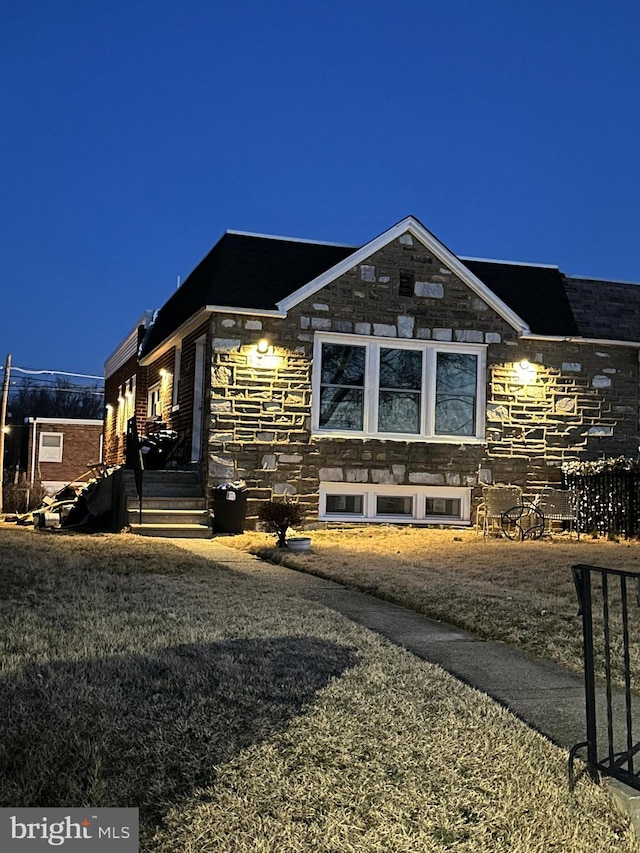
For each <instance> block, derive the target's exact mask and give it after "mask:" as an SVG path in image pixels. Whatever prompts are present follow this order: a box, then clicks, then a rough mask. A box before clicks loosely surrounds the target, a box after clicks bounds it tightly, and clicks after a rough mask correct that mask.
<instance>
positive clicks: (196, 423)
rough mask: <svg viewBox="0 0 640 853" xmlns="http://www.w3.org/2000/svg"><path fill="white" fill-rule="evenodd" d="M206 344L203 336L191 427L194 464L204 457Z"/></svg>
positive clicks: (198, 357)
mask: <svg viewBox="0 0 640 853" xmlns="http://www.w3.org/2000/svg"><path fill="white" fill-rule="evenodd" d="M206 342H207V336H206V335H202V336H201V337H199V338H198V340H197V341H196V357H195V373H194V377H193V425H192V427H191V461H192V462H200V459H201V457H202V430H203V426H204V424H203V420H204V417H203V416H204V390H205V386H204V379H205V369H204V366H205V354H206Z"/></svg>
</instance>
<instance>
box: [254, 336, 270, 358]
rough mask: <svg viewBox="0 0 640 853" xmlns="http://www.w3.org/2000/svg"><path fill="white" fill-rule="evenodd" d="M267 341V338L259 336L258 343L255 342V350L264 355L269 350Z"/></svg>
mask: <svg viewBox="0 0 640 853" xmlns="http://www.w3.org/2000/svg"><path fill="white" fill-rule="evenodd" d="M269 346H270V345H269V341H268V340H267V338H260V340H259V341H258V343H257V344H256V350H257V352H259V353H260V355H266V354H267V353H268V352H269Z"/></svg>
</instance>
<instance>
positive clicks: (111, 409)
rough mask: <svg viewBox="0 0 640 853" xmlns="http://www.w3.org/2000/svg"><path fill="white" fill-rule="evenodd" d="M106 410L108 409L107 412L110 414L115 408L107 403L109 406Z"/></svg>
mask: <svg viewBox="0 0 640 853" xmlns="http://www.w3.org/2000/svg"><path fill="white" fill-rule="evenodd" d="M105 408H106V410H107V411H108V412H112V411H113V406H112V405H111V403H107V405H106V406H105Z"/></svg>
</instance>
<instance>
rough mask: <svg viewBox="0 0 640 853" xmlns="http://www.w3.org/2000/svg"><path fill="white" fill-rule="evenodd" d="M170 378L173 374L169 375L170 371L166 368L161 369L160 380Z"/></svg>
mask: <svg viewBox="0 0 640 853" xmlns="http://www.w3.org/2000/svg"><path fill="white" fill-rule="evenodd" d="M169 376H171V374H170V373H169V371H168V370H166V368H164V367H161V368H160V379H167V378H168V377H169Z"/></svg>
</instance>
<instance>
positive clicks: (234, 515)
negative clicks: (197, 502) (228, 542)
mask: <svg viewBox="0 0 640 853" xmlns="http://www.w3.org/2000/svg"><path fill="white" fill-rule="evenodd" d="M246 515H247V487H246V486H245V485H244V483H242V484H239V483H222V485H220V486H216V488H215V489H214V490H213V520H212V523H213V533H214V535H215V534H216V533H243V532H244V522H245V518H246Z"/></svg>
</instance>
